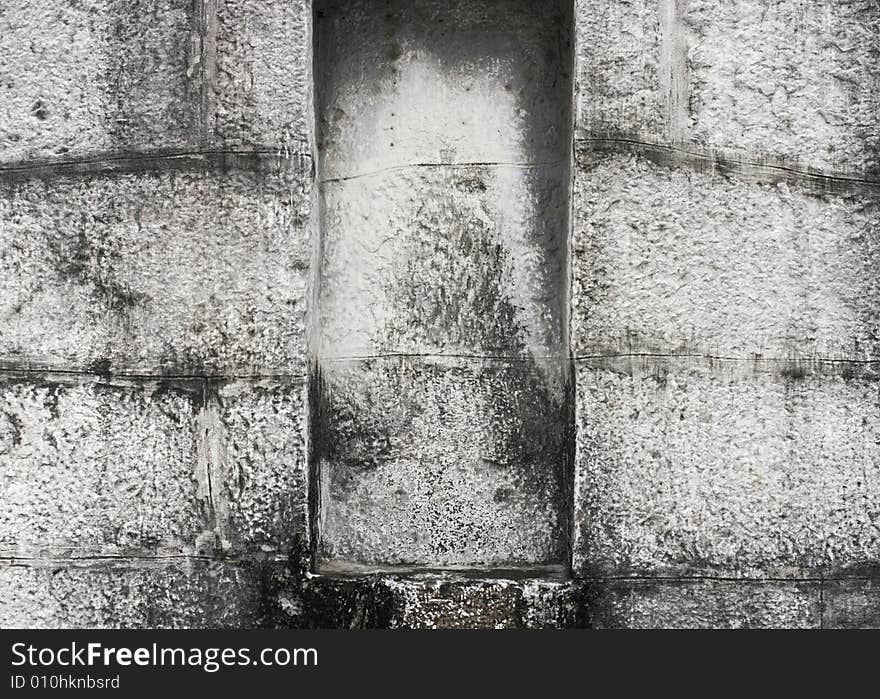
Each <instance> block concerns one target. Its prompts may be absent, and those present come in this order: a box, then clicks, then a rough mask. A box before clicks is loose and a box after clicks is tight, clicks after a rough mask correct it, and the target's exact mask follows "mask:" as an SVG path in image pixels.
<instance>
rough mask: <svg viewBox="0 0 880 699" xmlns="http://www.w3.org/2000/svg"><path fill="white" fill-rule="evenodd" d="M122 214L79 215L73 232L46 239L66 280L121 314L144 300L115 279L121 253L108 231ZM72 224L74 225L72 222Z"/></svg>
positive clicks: (109, 212) (52, 256)
mask: <svg viewBox="0 0 880 699" xmlns="http://www.w3.org/2000/svg"><path fill="white" fill-rule="evenodd" d="M120 216H121V214H120V213H119V212H114V211H102V212H96V213H93V214H91V215H89V214H87V213H85V212H84V213H82V215H81V217H80V220H79V222H78V224H77V223H74V226H75V231H74V232H72V233H69V234H65V233H66V231H65V232H63V233H62V234H61V235H60V236H52V237H49V238H47V241H46V242H47V247H48V249H49V251H50V253H51V259H52V263H53V265H54V267H55V269H56V271H57V272H58V274H59V275H60V277H61V278H62V279H64V280H66V281H72V282H74V283H77V284H79V285H81V286H84V287H86V288H88V289H90V290H91V293H92V295H93V296H94V298H95V300H96V301H98V302H100V303H102V304H104V305H105V306H106V307H108V308H109V309H110V310H112V311H114V312H116V313H124V312H125V311H128V310H129V309H131V308H134V307H135V306H138V305H140V304H142V303H143V302H144V301H145V300H146V296H145V295H144V294H141V293H138V292H135V291H133V290H131V289H130V288H128V287H127V286H126V285H124V284H123V283H121V282H119V281H118V280H117V279H116V278H115V270H116V268H117V267H118V266H121V264H122V256H121V253H120V252H119V251H118V250H117V249H116V247H115V245H114V241H112V240H110V239H109V238H108V237H107V233H106V232H107V231H108V230H110V229H112V226H113V224H114V223H117V222H119V223H121V222H122V219H121V218H120ZM71 223H73V222H71Z"/></svg>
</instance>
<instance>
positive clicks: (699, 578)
mask: <svg viewBox="0 0 880 699" xmlns="http://www.w3.org/2000/svg"><path fill="white" fill-rule="evenodd" d="M872 580H880V574H878V575H845V574H833V575H826V576H822V575H816V576H814V575H808V576H793V577H788V578H786V577H778V576H768V577H735V576H727V575H676V576H672V575H605V576H589V577H575V578H573V581H574V582H580V583H603V582H652V583H680V582H731V583H826V582H848V581H854V582H858V581H872Z"/></svg>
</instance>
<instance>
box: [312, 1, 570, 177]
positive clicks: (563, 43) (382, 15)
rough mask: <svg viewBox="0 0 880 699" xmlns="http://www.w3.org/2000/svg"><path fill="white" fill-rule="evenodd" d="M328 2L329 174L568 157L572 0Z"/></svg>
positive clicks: (323, 136)
mask: <svg viewBox="0 0 880 699" xmlns="http://www.w3.org/2000/svg"><path fill="white" fill-rule="evenodd" d="M317 7H318V10H317V12H316V18H315V21H316V26H315V33H316V36H317V42H316V52H315V70H316V75H315V82H316V92H317V101H318V113H317V118H318V128H319V139H318V148H319V152H320V155H321V168H320V169H321V173H322V176H323V177H351V176H353V175H357V174H364V173H367V172H376V171H378V170H383V169H386V168H389V167H395V166H400V165H412V164H414V163H468V162H471V163H546V162H562V161H567V159H568V158H567V156H568V151H569V148H570V138H571V134H570V124H569V114H570V86H571V79H572V78H571V64H570V61H571V53H570V51H571V29H570V27H571V17H570V13H571V10H570V6H569V5H568V3H567V2H563V1H558V0H554V1H551V0H544V2H531V1H530V0H504V2H498V1H497V0H442V1H433V2H432V1H428V2H419V3H413V2H410V1H409V0H381V1H378V0H345V1H344V2H339V1H338V0H324V1H322V2H318V3H317Z"/></svg>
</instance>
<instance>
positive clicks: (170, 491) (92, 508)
mask: <svg viewBox="0 0 880 699" xmlns="http://www.w3.org/2000/svg"><path fill="white" fill-rule="evenodd" d="M197 400H198V386H193V385H186V384H179V385H177V386H172V385H161V384H158V383H154V384H151V385H146V386H143V387H132V386H123V385H118V386H113V385H106V384H104V385H97V384H92V385H88V384H86V385H79V386H75V385H71V386H65V385H63V384H52V383H42V384H40V383H29V382H24V381H16V380H9V379H7V380H6V381H4V382H3V383H2V384H0V503H2V506H0V547H2V548H3V549H4V550H7V551H10V550H11V551H34V550H37V551H39V550H42V549H44V548H50V549H51V548H58V547H69V548H70V549H71V550H72V552H73V553H76V551H77V550H79V549H87V550H101V549H103V548H106V547H109V548H111V549H113V550H116V549H138V550H140V549H153V548H156V547H158V546H163V547H166V548H170V547H175V546H178V547H179V546H190V545H192V544H193V543H194V542H195V540H196V538H197V537H198V535H199V534H201V532H202V530H203V528H204V526H205V522H204V519H203V512H202V507H203V503H202V499H201V498H200V497H199V494H198V492H197V491H198V487H197V474H196V430H195V417H196V410H197V409H196V405H195V404H196V401H197Z"/></svg>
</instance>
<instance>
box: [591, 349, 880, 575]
mask: <svg viewBox="0 0 880 699" xmlns="http://www.w3.org/2000/svg"><path fill="white" fill-rule="evenodd" d="M878 416H880V384H878V382H877V375H876V373H875V372H874V370H872V369H866V370H865V371H864V372H855V373H854V374H847V373H846V372H843V373H840V372H834V371H832V372H829V373H827V374H823V373H822V372H819V371H815V370H814V368H811V367H810V366H797V365H790V366H789V365H784V364H775V363H761V362H757V363H750V362H711V361H708V360H689V359H668V360H665V359H661V358H651V357H649V358H638V357H636V358H629V359H627V358H623V359H620V360H618V361H616V362H607V361H599V360H597V361H594V362H589V363H588V362H581V363H579V364H578V371H577V428H578V438H577V442H578V444H577V457H576V463H577V467H576V468H577V476H576V484H575V493H576V494H575V511H576V517H575V520H576V530H575V535H576V541H575V556H574V568H575V570H577V571H579V572H581V573H592V574H594V575H599V576H603V575H615V576H616V575H658V574H660V575H663V574H678V573H687V574H699V575H703V574H724V575H725V576H741V575H744V576H753V577H759V576H776V577H780V576H789V575H792V576H801V575H808V576H814V575H815V574H816V573H817V572H818V571H819V570H831V571H835V570H838V569H841V568H846V567H850V566H853V567H858V566H862V565H866V564H868V563H870V562H875V563H876V562H877V561H878V560H880V528H878V525H880V507H878V503H880V467H878V464H880V455H878V444H880V420H878Z"/></svg>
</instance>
